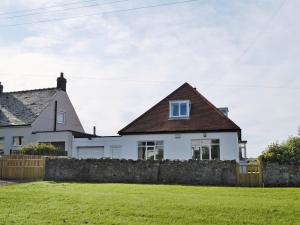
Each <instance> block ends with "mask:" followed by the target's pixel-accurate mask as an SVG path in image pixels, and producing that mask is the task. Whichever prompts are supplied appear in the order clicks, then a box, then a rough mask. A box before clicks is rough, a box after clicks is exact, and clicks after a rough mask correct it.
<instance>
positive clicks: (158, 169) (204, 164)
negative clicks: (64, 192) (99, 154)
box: [45, 158, 237, 186]
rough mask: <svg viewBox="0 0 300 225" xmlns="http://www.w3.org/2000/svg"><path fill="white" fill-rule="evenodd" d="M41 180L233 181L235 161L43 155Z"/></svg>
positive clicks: (170, 182)
mask: <svg viewBox="0 0 300 225" xmlns="http://www.w3.org/2000/svg"><path fill="white" fill-rule="evenodd" d="M45 180H54V181H80V182H120V183H153V184H157V183H163V184H199V185H221V186H235V185H236V181H237V179H236V162H235V161H193V160H189V161H169V160H165V161H161V162H159V161H141V160H138V161H134V160H110V159H81V160H80V159H73V158H72V159H70V158H47V159H46V168H45Z"/></svg>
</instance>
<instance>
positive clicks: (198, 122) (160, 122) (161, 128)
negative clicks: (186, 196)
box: [119, 83, 241, 135]
mask: <svg viewBox="0 0 300 225" xmlns="http://www.w3.org/2000/svg"><path fill="white" fill-rule="evenodd" d="M171 100H190V101H191V111H190V117H189V119H177V120H175V119H170V118H169V101H171ZM240 130H241V129H240V127H239V126H238V125H236V124H235V123H234V122H233V121H231V120H230V119H229V118H228V117H227V116H225V115H224V114H223V113H222V112H220V111H219V110H218V109H217V108H216V107H215V106H214V105H213V104H212V103H210V102H209V101H208V100H207V99H206V98H205V97H204V96H203V95H201V94H200V93H199V92H198V91H197V90H196V89H195V88H193V87H192V86H191V85H190V84H188V83H184V84H183V85H182V86H180V87H179V88H178V89H176V90H175V91H174V92H172V93H171V94H170V95H168V96H167V97H166V98H164V99H163V100H161V101H160V102H159V103H157V104H156V105H155V106H153V107H152V108H151V109H149V110H148V111H146V112H145V113H144V114H142V115H141V116H140V117H138V118H137V119H136V120H134V121H133V122H132V123H130V124H129V125H127V126H126V127H124V128H123V129H122V130H120V131H119V134H120V135H124V134H147V133H174V132H182V133H184V132H222V131H238V132H240Z"/></svg>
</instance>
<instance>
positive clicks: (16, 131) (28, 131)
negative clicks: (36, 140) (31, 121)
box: [0, 126, 32, 155]
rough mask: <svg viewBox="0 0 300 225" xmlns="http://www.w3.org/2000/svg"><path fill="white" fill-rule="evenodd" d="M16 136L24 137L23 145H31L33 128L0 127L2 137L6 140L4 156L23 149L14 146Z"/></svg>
mask: <svg viewBox="0 0 300 225" xmlns="http://www.w3.org/2000/svg"><path fill="white" fill-rule="evenodd" d="M15 136H21V137H24V138H23V145H24V144H25V145H26V144H29V143H31V140H32V127H31V126H27V127H0V137H1V138H4V154H6V155H8V154H9V153H10V150H19V149H20V148H21V147H22V146H16V145H14V144H13V137H15Z"/></svg>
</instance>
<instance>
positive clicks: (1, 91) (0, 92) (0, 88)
mask: <svg viewBox="0 0 300 225" xmlns="http://www.w3.org/2000/svg"><path fill="white" fill-rule="evenodd" d="M2 93H3V85H2V84H1V82H0V94H2Z"/></svg>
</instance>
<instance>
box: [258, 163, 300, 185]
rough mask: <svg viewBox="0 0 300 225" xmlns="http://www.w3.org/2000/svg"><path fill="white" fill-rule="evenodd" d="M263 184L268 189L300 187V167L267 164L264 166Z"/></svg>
mask: <svg viewBox="0 0 300 225" xmlns="http://www.w3.org/2000/svg"><path fill="white" fill-rule="evenodd" d="M262 167H263V168H262V171H263V183H264V186H266V187H277V186H289V187H291V186H298V187H300V165H299V164H298V165H295V164H279V163H270V162H266V163H264V164H263V166H262Z"/></svg>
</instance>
